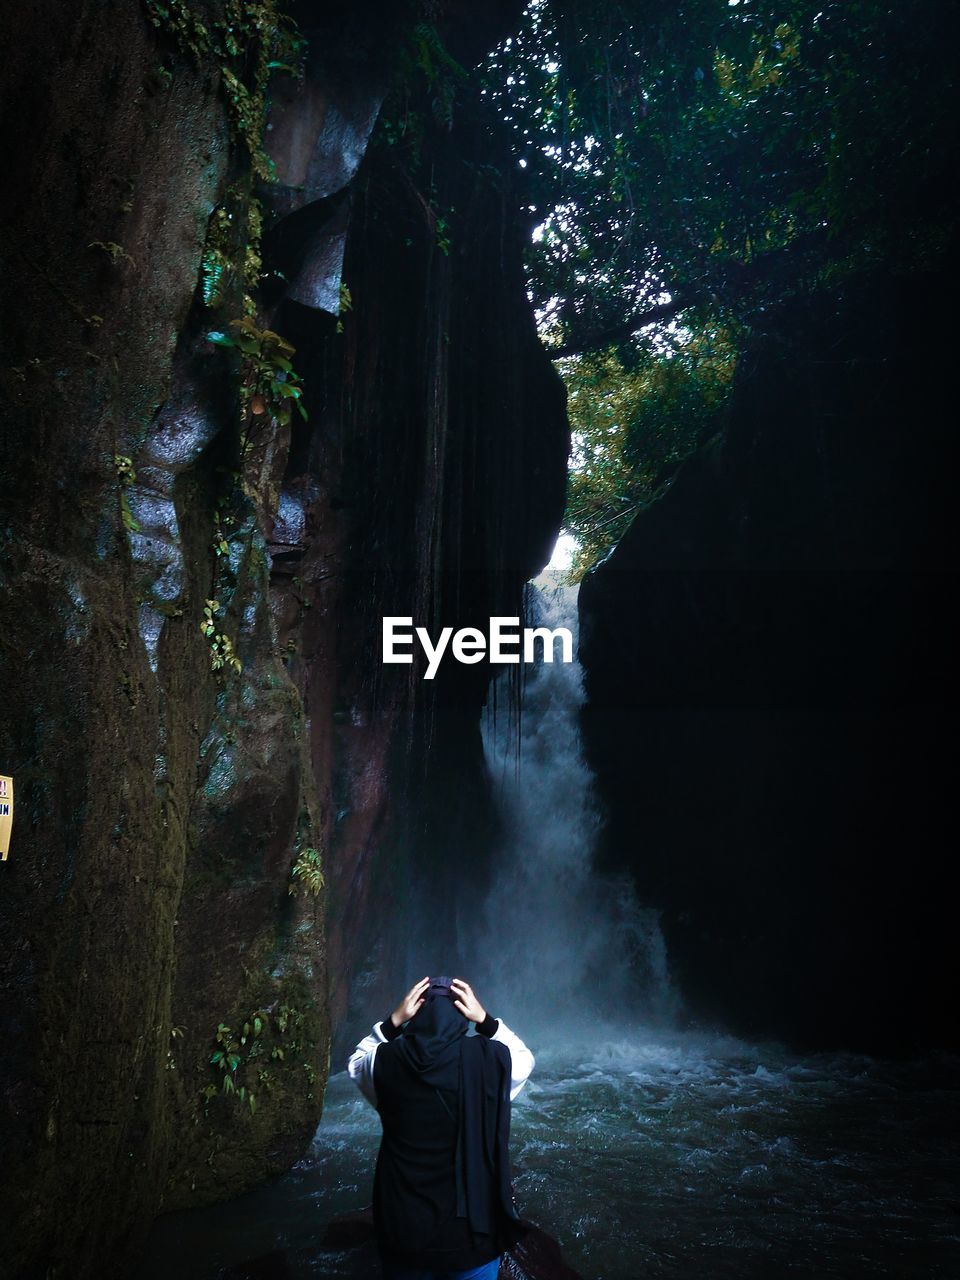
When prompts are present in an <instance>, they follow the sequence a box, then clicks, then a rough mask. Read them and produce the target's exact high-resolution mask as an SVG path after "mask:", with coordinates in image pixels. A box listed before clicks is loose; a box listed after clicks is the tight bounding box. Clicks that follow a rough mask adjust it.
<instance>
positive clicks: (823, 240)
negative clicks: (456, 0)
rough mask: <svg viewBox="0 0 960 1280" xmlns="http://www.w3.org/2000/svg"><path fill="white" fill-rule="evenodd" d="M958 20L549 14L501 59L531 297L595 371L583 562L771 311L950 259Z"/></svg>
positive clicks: (764, 6) (701, 415)
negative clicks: (524, 213) (865, 275)
mask: <svg viewBox="0 0 960 1280" xmlns="http://www.w3.org/2000/svg"><path fill="white" fill-rule="evenodd" d="M948 25H949V26H951V27H952V26H953V19H952V18H951V17H950V15H949V14H948V13H947V12H946V11H945V10H943V9H941V8H940V7H932V8H931V7H930V6H921V5H919V4H918V3H916V2H915V0H913V2H911V0H907V2H905V3H900V4H891V3H869V2H867V0H843V2H842V3H841V2H840V0H686V2H685V3H683V4H673V5H660V4H654V3H652V2H651V0H532V2H531V3H530V4H529V6H528V8H527V10H526V12H525V15H524V19H523V23H522V26H521V27H520V29H519V30H518V32H517V33H516V34H515V35H514V36H513V37H511V38H510V39H508V40H506V41H505V42H504V44H503V45H502V46H501V48H500V49H498V50H497V52H496V53H495V54H494V55H493V56H492V57H491V58H490V59H489V60H488V62H487V64H486V67H485V69H484V74H485V86H486V88H485V91H486V93H487V94H488V95H490V96H491V97H492V98H493V100H494V101H495V103H496V105H497V108H498V110H499V112H500V114H501V115H502V117H503V118H504V119H505V120H506V122H507V124H508V126H509V129H510V132H511V136H512V138H513V145H514V149H515V154H516V158H517V164H518V167H519V169H520V170H521V171H522V174H523V181H524V186H525V196H524V198H525V201H526V203H527V208H528V212H529V216H530V218H531V222H532V224H533V225H534V227H535V231H534V237H533V244H532V248H531V253H530V260H529V269H530V289H531V296H532V298H533V300H534V305H535V306H536V308H537V312H538V316H539V318H540V323H541V328H542V332H543V334H544V337H545V341H546V342H547V344H548V346H549V347H550V348H551V349H552V350H553V351H554V352H555V354H556V355H557V356H565V357H576V358H575V359H570V358H568V359H567V360H565V361H564V362H563V366H562V367H563V370H564V373H565V376H566V378H567V380H568V386H569V389H570V392H571V417H572V422H573V426H574V431H575V442H576V453H575V458H574V475H573V480H572V484H571V502H570V507H569V511H568V524H569V528H570V530H571V531H572V532H573V533H574V534H576V535H577V537H578V539H579V540H580V544H581V548H582V551H583V555H582V556H581V561H582V565H581V567H585V565H586V564H587V563H589V562H590V561H591V560H592V559H593V558H595V557H596V555H598V554H600V552H601V551H602V549H603V547H604V546H606V545H609V542H610V541H611V540H613V539H614V538H615V536H618V534H619V532H622V529H623V528H624V527H625V524H626V522H627V521H626V520H625V519H623V518H622V517H624V516H625V514H626V512H628V511H630V510H634V509H635V508H636V507H637V505H638V504H639V503H641V502H642V501H643V500H644V499H645V498H648V497H649V496H650V494H651V493H652V492H653V490H654V488H655V480H654V477H655V475H656V473H657V472H658V471H659V470H660V469H661V468H662V466H663V464H664V463H667V462H670V461H672V460H674V459H675V458H676V457H679V456H682V454H683V453H684V452H685V451H688V450H689V449H690V448H692V447H695V445H696V443H698V442H699V441H700V440H701V439H702V438H703V434H704V432H705V431H707V430H708V425H709V420H710V415H711V414H712V413H714V412H716V411H717V410H718V409H719V408H720V407H721V404H722V398H723V395H722V392H723V389H724V388H727V387H729V383H730V373H731V371H732V366H733V363H735V359H736V351H737V347H738V344H739V342H740V341H741V340H742V337H743V335H745V334H746V333H747V332H748V331H749V329H750V327H751V326H753V325H756V324H758V323H762V317H763V315H764V313H765V312H767V311H769V310H770V309H771V308H774V307H776V306H777V305H778V304H779V303H781V302H783V301H784V300H785V299H787V298H789V297H790V296H792V295H795V294H797V293H802V292H804V291H812V290H819V289H829V288H831V287H834V286H835V285H836V284H837V283H838V282H840V281H842V280H843V279H844V278H845V277H848V276H850V275H851V274H853V273H859V272H864V271H871V270H878V269H879V270H883V271H887V272H894V273H909V272H912V271H918V270H925V269H930V268H933V267H935V266H936V264H937V262H938V261H939V260H940V258H941V256H942V254H943V252H944V250H945V248H946V246H947V244H948V242H949V238H950V236H951V233H952V224H953V210H952V207H951V205H950V203H949V200H948V198H947V192H948V191H949V187H950V184H949V173H950V168H951V166H952V163H953V152H954V148H953V142H954V124H953V111H952V92H951V86H952V84H953V81H954V80H955V72H954V70H953V61H952V59H951V58H950V56H949V53H948V52H945V51H949V50H950V49H951V48H952V47H953V42H952V36H951V33H950V32H949V31H948V30H947V27H948ZM707 352H709V353H711V354H710V355H709V357H705V355H704V353H707ZM720 352H722V353H723V358H722V359H721V358H720V355H719V353H720ZM674 361H679V363H676V364H671V362H674ZM721 369H722V371H723V372H722V376H721ZM681 388H682V394H681ZM694 404H696V406H697V407H696V408H693V405H694ZM654 423H656V424H657V425H656V426H655V427H654V425H653V424H654ZM621 446H622V447H621ZM591 476H592V477H593V479H592V480H591V478H590V477H591ZM600 527H602V528H604V529H606V531H607V536H606V537H604V538H601V539H599V540H598V538H597V536H596V535H597V533H598V531H599V529H600Z"/></svg>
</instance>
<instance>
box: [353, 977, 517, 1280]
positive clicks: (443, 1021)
mask: <svg viewBox="0 0 960 1280" xmlns="http://www.w3.org/2000/svg"><path fill="white" fill-rule="evenodd" d="M496 1028H497V1023H496V1021H495V1020H494V1019H492V1018H490V1017H489V1016H488V1018H487V1019H486V1022H485V1024H483V1025H482V1027H481V1028H479V1030H480V1032H481V1034H478V1035H475V1036H468V1035H467V1030H468V1023H467V1020H466V1019H465V1018H464V1017H463V1015H462V1014H461V1013H460V1012H459V1011H458V1010H457V1009H456V1008H454V1006H453V1004H452V1003H451V1001H450V1000H449V999H447V998H445V997H443V996H434V995H431V996H430V997H428V999H427V1000H426V1002H425V1003H424V1004H423V1005H422V1007H421V1008H420V1010H419V1011H418V1013H417V1014H416V1016H415V1017H414V1018H412V1019H411V1020H410V1022H409V1023H407V1025H406V1028H405V1029H404V1030H403V1031H402V1032H400V1031H397V1030H396V1029H395V1028H394V1027H393V1026H392V1024H391V1023H390V1021H389V1019H388V1020H387V1021H386V1022H384V1023H383V1024H382V1030H383V1034H384V1035H385V1036H386V1037H388V1042H387V1043H386V1044H381V1045H380V1046H379V1049H378V1051H377V1055H376V1059H375V1061H374V1069H373V1082H374V1087H375V1091H376V1099H377V1109H378V1111H379V1112H380V1118H381V1120H382V1122H383V1138H382V1141H381V1144H380V1153H379V1156H378V1157H377V1170H376V1175H375V1178H374V1201H373V1207H374V1221H375V1223H376V1229H377V1239H378V1243H379V1246H380V1251H381V1253H382V1254H383V1256H384V1257H386V1258H388V1259H390V1260H391V1261H392V1262H394V1263H396V1264H398V1265H402V1266H408V1267H413V1268H425V1269H431V1270H465V1269H468V1268H471V1267H477V1266H480V1265H482V1264H483V1263H485V1262H489V1261H491V1260H492V1259H493V1258H496V1257H498V1256H499V1254H500V1253H502V1252H503V1251H504V1250H505V1249H507V1248H509V1247H510V1245H512V1244H513V1243H515V1241H516V1240H517V1239H519V1238H520V1236H521V1235H522V1228H521V1227H520V1224H519V1220H518V1218H517V1214H516V1210H515V1208H514V1205H513V1197H512V1193H511V1189H510V1163H509V1155H508V1147H509V1138H510V1078H511V1061H510V1051H509V1049H508V1048H507V1047H506V1045H504V1044H501V1043H499V1042H498V1041H494V1040H491V1039H490V1038H489V1036H490V1035H491V1034H492V1033H494V1032H495V1031H496ZM484 1032H485V1033H486V1034H484Z"/></svg>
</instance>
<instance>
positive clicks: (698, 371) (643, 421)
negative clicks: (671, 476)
mask: <svg viewBox="0 0 960 1280" xmlns="http://www.w3.org/2000/svg"><path fill="white" fill-rule="evenodd" d="M735 366H736V348H735V345H734V343H733V342H732V340H731V339H730V337H729V335H728V334H727V333H726V332H723V331H720V332H717V333H713V334H699V335H696V336H693V335H691V334H689V333H683V334H680V335H678V336H675V337H674V340H673V341H672V343H671V344H670V345H669V346H668V345H666V343H665V342H664V343H661V344H660V345H659V346H657V347H656V348H654V349H651V350H642V351H640V352H638V353H634V354H633V355H632V359H631V360H630V361H629V363H628V364H625V363H624V361H623V360H622V359H621V358H619V357H618V356H617V354H616V353H615V352H613V351H606V352H603V353H599V354H596V355H593V356H582V357H575V358H571V359H568V360H566V361H564V362H563V364H562V366H561V371H562V373H563V377H564V381H565V382H566V385H567V396H568V398H567V411H568V414H569V417H570V426H571V431H572V436H573V457H572V463H571V472H570V483H569V487H568V492H567V510H566V515H565V518H564V525H565V528H566V531H567V532H569V533H571V534H572V535H573V536H574V538H575V539H576V541H577V544H578V554H577V556H576V559H575V563H574V565H573V572H572V577H573V579H574V580H577V579H579V578H580V577H582V575H583V574H584V573H585V572H586V571H587V570H588V569H589V568H591V567H592V565H594V564H595V563H596V562H597V561H598V560H599V559H600V558H601V557H602V556H603V555H605V554H606V552H607V551H608V550H609V549H610V548H611V547H612V546H614V545H615V544H616V543H617V542H618V541H619V539H620V538H621V537H622V535H623V533H624V532H625V530H626V528H627V526H628V525H629V523H630V521H631V520H632V519H633V517H634V516H635V515H636V513H637V512H638V511H639V510H640V509H641V507H643V506H644V505H645V503H647V502H649V501H650V499H651V498H652V497H653V496H654V495H655V494H656V492H657V491H658V489H659V488H660V486H661V485H662V483H663V482H664V479H665V477H666V473H667V472H668V471H670V470H672V468H673V467H674V466H675V465H676V464H677V463H679V462H681V461H682V460H683V458H685V457H686V456H688V455H689V454H690V453H691V452H692V451H693V450H694V449H696V448H697V447H698V446H699V445H700V444H701V443H702V442H703V440H704V439H706V438H707V437H708V436H709V435H711V434H712V433H713V432H714V431H715V430H716V429H717V428H718V426H719V423H720V415H721V412H722V410H723V408H724V406H725V404H726V403H727V400H728V397H729V394H730V390H731V386H732V380H733V372H734V368H735Z"/></svg>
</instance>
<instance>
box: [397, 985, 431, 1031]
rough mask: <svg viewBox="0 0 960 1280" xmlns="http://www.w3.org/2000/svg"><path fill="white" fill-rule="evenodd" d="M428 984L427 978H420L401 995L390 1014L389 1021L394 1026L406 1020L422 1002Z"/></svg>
mask: <svg viewBox="0 0 960 1280" xmlns="http://www.w3.org/2000/svg"><path fill="white" fill-rule="evenodd" d="M429 986H430V979H429V978H421V979H420V981H419V982H417V983H415V984H414V986H412V987H411V988H410V990H409V991H408V992H407V994H406V995H405V996H404V997H403V999H402V1000H401V1001H400V1003H399V1004H398V1005H397V1007H396V1008H395V1009H394V1011H393V1013H391V1015H390V1021H391V1022H392V1023H393V1025H394V1026H395V1027H399V1026H400V1024H401V1023H403V1022H406V1021H407V1020H408V1019H409V1018H412V1017H413V1015H414V1014H415V1013H416V1012H417V1010H418V1009H419V1008H420V1006H421V1005H422V1004H423V999H424V996H425V995H426V994H427V988H428V987H429Z"/></svg>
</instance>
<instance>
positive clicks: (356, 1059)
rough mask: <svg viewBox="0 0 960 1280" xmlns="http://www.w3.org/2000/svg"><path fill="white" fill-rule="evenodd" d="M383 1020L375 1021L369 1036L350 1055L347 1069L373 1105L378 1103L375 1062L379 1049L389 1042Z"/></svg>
mask: <svg viewBox="0 0 960 1280" xmlns="http://www.w3.org/2000/svg"><path fill="white" fill-rule="evenodd" d="M382 1027H383V1023H382V1022H375V1023H374V1024H373V1030H372V1031H371V1033H370V1034H369V1035H368V1036H364V1037H363V1039H362V1040H361V1041H360V1043H359V1044H358V1045H357V1047H356V1048H355V1049H354V1051H353V1053H351V1055H350V1061H349V1062H348V1063H347V1071H348V1073H349V1075H350V1079H351V1080H352V1081H353V1083H354V1084H355V1085H356V1086H357V1088H358V1089H359V1090H360V1092H361V1093H362V1094H363V1096H364V1097H365V1098H366V1100H367V1101H368V1102H369V1103H370V1105H371V1107H375V1106H376V1105H377V1095H376V1092H375V1090H374V1087H373V1062H374V1059H375V1058H376V1056H377V1050H378V1049H379V1048H380V1046H381V1045H382V1044H386V1043H387V1037H386V1036H385V1035H384V1034H383V1031H382V1029H381V1028H382Z"/></svg>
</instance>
